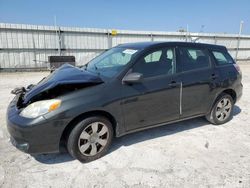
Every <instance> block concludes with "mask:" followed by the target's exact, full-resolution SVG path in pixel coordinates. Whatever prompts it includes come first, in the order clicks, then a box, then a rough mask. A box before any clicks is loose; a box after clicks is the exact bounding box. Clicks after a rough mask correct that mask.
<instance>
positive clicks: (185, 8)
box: [0, 0, 250, 35]
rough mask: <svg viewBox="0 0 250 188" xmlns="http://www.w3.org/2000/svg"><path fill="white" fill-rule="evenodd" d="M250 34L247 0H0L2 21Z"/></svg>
mask: <svg viewBox="0 0 250 188" xmlns="http://www.w3.org/2000/svg"><path fill="white" fill-rule="evenodd" d="M55 15H56V18H57V24H58V25H60V26H76V27H92V28H93V27H94V28H111V29H112V28H113V29H129V30H155V31H177V30H179V29H180V28H185V29H186V28H187V25H188V28H189V31H191V32H217V33H224V32H225V33H238V32H239V25H240V21H241V20H243V21H244V25H243V33H244V34H249V35H250V0H206V1H205V0H204V1H203V0H171V1H170V0H169V1H168V0H123V1H122V0H120V1H119V0H116V1H115V0H86V1H84V0H81V1H80V0H72V1H70V0H67V1H66V0H53V1H52V0H40V1H39V0H33V1H31V0H0V22H3V23H20V24H21V23H22V24H37V25H40V24H41V25H53V24H54V16H55Z"/></svg>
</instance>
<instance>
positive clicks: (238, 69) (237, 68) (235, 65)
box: [234, 64, 241, 74]
mask: <svg viewBox="0 0 250 188" xmlns="http://www.w3.org/2000/svg"><path fill="white" fill-rule="evenodd" d="M234 68H235V69H236V70H237V71H238V72H239V73H240V74H241V70H240V66H239V65H237V64H234Z"/></svg>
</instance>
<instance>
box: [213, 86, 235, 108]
mask: <svg viewBox="0 0 250 188" xmlns="http://www.w3.org/2000/svg"><path fill="white" fill-rule="evenodd" d="M223 93H226V94H228V95H230V96H231V97H232V98H233V101H234V103H235V102H236V100H237V94H236V92H235V91H234V90H233V89H231V88H229V89H224V90H222V91H221V92H219V93H218V94H217V95H216V97H215V98H214V101H213V102H212V105H211V106H210V108H209V111H208V113H210V112H211V110H212V109H213V106H214V104H215V103H216V101H217V100H218V98H219V97H220V96H221V95H222V94H223Z"/></svg>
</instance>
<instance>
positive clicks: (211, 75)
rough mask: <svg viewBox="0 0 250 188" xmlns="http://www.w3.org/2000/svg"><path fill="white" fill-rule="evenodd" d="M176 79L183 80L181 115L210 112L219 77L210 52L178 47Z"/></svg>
mask: <svg viewBox="0 0 250 188" xmlns="http://www.w3.org/2000/svg"><path fill="white" fill-rule="evenodd" d="M177 49H178V50H177V51H178V58H177V69H178V72H179V73H180V74H179V76H178V78H176V80H177V81H178V82H181V89H182V92H181V97H182V99H181V117H182V118H185V117H189V116H195V115H199V114H204V113H207V112H208V109H209V107H210V104H211V101H213V96H214V94H215V91H214V88H215V81H216V79H217V76H218V75H216V73H215V72H214V67H213V65H212V63H211V58H210V56H209V52H208V50H207V49H205V48H195V47H185V46H183V47H178V48H177Z"/></svg>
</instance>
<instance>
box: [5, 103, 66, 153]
mask: <svg viewBox="0 0 250 188" xmlns="http://www.w3.org/2000/svg"><path fill="white" fill-rule="evenodd" d="M6 119H7V128H8V132H9V134H10V140H11V143H12V144H13V145H14V146H15V147H16V148H18V149H19V150H21V151H23V152H26V153H30V154H41V153H54V152H59V145H60V139H61V135H62V132H63V129H64V127H65V126H66V124H67V121H65V120H63V119H59V120H58V119H54V120H47V119H45V118H44V117H43V116H40V117H38V118H35V119H29V118H24V117H22V116H20V115H19V110H18V109H17V108H16V105H15V99H14V100H13V101H12V102H11V103H10V104H9V107H8V110H7V114H6Z"/></svg>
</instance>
